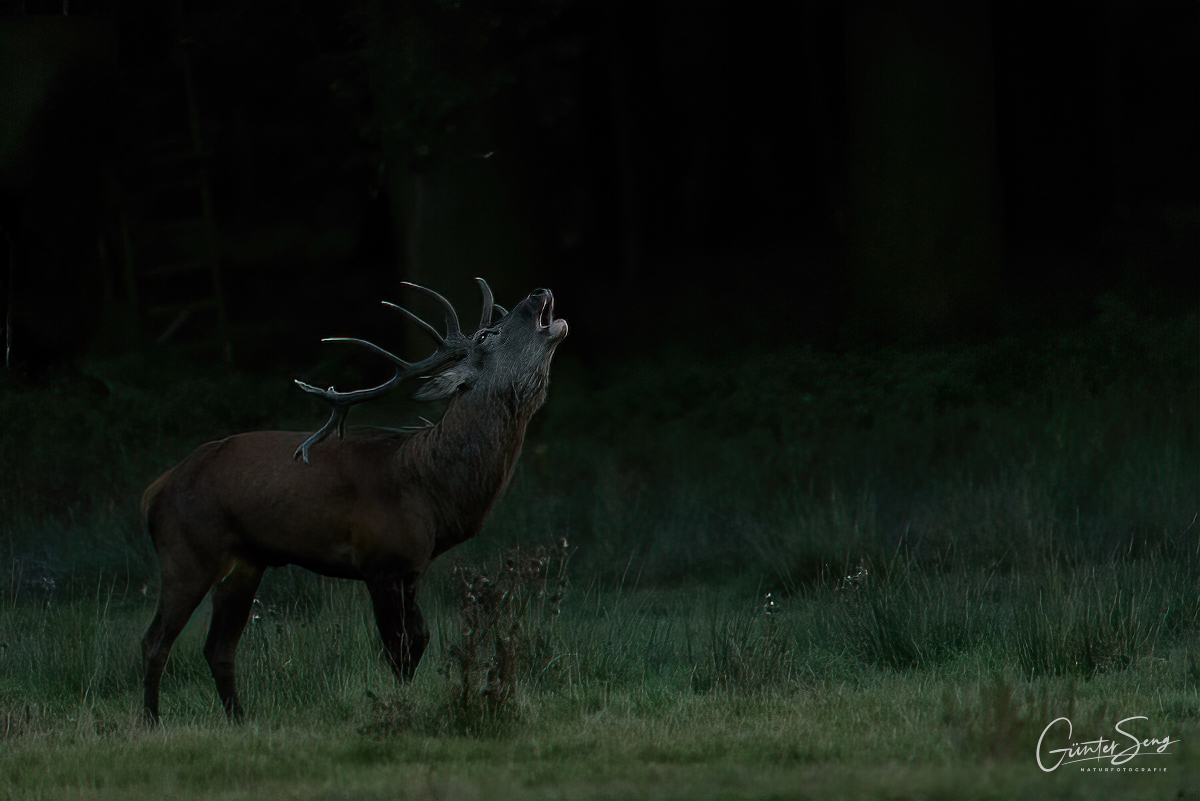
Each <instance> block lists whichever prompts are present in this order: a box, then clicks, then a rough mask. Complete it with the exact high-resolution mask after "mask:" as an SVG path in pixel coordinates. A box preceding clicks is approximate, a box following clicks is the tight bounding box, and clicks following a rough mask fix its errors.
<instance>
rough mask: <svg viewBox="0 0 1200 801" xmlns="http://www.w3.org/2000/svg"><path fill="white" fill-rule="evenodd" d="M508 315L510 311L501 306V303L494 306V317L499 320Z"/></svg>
mask: <svg viewBox="0 0 1200 801" xmlns="http://www.w3.org/2000/svg"><path fill="white" fill-rule="evenodd" d="M507 314H508V309H506V308H504V307H503V306H501V305H500V304H499V303H493V304H492V317H494V318H496V319H499V318H500V317H504V316H505V315H507Z"/></svg>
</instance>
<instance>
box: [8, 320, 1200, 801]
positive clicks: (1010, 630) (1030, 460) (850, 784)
mask: <svg viewBox="0 0 1200 801" xmlns="http://www.w3.org/2000/svg"><path fill="white" fill-rule="evenodd" d="M1196 329H1197V325H1196V318H1195V317H1194V316H1192V317H1189V318H1187V319H1182V320H1180V319H1167V320H1157V319H1153V318H1151V317H1147V316H1139V315H1135V314H1133V313H1132V312H1130V311H1128V310H1127V309H1124V308H1122V307H1119V306H1112V307H1109V308H1108V309H1107V310H1106V311H1105V312H1104V313H1103V314H1102V315H1101V316H1100V318H1099V320H1098V321H1097V322H1096V323H1095V324H1093V325H1091V326H1089V327H1087V328H1083V329H1078V330H1075V331H1068V332H1062V333H1060V334H1057V335H1054V336H1052V337H1045V338H1043V339H1041V340H1038V341H1030V340H1020V341H1018V340H1011V341H1010V340H1004V341H997V342H993V343H989V344H987V345H972V346H961V347H945V348H941V349H933V350H931V349H921V350H917V349H913V350H909V351H904V350H896V351H870V352H867V351H860V352H854V353H843V354H836V355H835V354H824V353H820V352H815V351H812V350H809V349H800V348H797V349H787V348H782V347H780V348H775V349H773V350H762V351H758V352H752V353H749V354H740V355H738V356H736V357H735V356H732V355H731V356H728V357H724V356H720V355H717V356H716V357H713V358H711V359H709V360H708V361H707V362H705V361H700V360H698V359H694V358H689V357H688V355H687V354H672V353H661V354H658V355H657V356H655V357H654V358H646V359H643V360H636V361H628V362H625V363H622V364H619V365H613V366H610V367H607V368H589V369H584V367H583V366H582V365H579V364H576V363H573V362H572V361H571V359H570V355H569V351H568V352H567V353H565V354H563V355H564V356H565V358H560V361H559V363H558V364H556V367H555V386H554V388H553V389H552V394H551V398H550V401H549V403H548V405H547V408H546V409H545V410H544V411H543V412H542V413H541V414H540V416H539V418H538V419H537V421H536V424H535V426H534V428H533V429H532V430H531V432H530V436H529V438H528V441H527V445H526V452H525V455H524V457H523V466H522V468H521V471H520V473H519V475H518V477H517V479H516V481H515V482H514V485H513V487H512V488H511V490H510V493H509V494H508V496H507V497H506V500H505V501H504V502H503V503H502V505H501V506H500V507H499V508H498V509H497V510H496V513H495V514H494V516H493V518H492V519H491V521H490V523H489V525H488V527H487V529H486V530H485V533H484V535H483V536H482V537H480V538H479V539H477V540H475V541H473V542H472V543H469V544H467V545H466V546H463V547H462V548H460V549H458V550H456V551H454V552H451V554H449V555H447V556H446V557H444V559H443V560H442V562H440V563H439V564H438V565H437V566H436V567H435V569H434V571H433V572H432V573H431V575H430V576H429V577H428V580H427V581H426V584H425V586H424V587H423V590H422V597H423V599H424V601H423V604H424V606H425V608H426V611H427V617H428V618H429V619H430V620H431V623H432V627H433V629H434V641H433V644H432V646H431V649H430V651H429V653H428V654H427V656H426V658H425V661H424V662H423V663H422V666H421V668H420V670H419V671H418V673H417V678H416V680H415V682H414V683H413V684H412V685H410V686H407V687H397V686H396V685H395V684H394V683H393V682H392V679H391V675H390V672H389V671H388V670H387V668H386V667H385V665H384V664H383V662H382V660H381V658H380V656H379V642H378V637H377V634H376V633H375V631H374V624H373V620H372V617H371V612H370V608H369V604H368V600H367V595H366V591H365V588H364V587H362V586H360V585H358V584H355V583H352V582H342V581H336V580H331V579H323V578H320V577H316V576H313V575H311V574H308V573H306V572H304V571H302V570H299V569H293V568H289V569H282V570H276V571H273V572H271V573H270V574H268V576H267V579H266V581H264V584H263V587H262V589H261V591H260V595H259V603H258V604H257V605H256V607H255V617H254V619H253V620H252V622H251V624H250V626H249V627H248V630H247V634H246V637H245V639H244V640H243V645H242V648H241V650H240V652H239V670H240V678H241V682H242V685H243V698H244V700H245V701H246V703H247V706H248V708H249V712H250V718H249V720H248V722H247V723H246V724H244V725H242V726H232V725H230V724H227V723H226V722H225V721H224V718H223V715H222V714H221V712H220V709H219V705H218V703H217V700H216V694H215V692H214V690H213V688H212V684H211V679H210V677H209V676H208V671H207V667H206V665H205V664H204V662H203V659H202V658H201V656H200V642H201V640H202V638H203V634H204V630H205V627H206V621H205V617H206V615H207V610H206V608H204V607H202V608H201V610H200V611H199V612H198V613H197V615H196V618H195V619H194V620H193V622H192V624H191V625H190V626H189V628H188V630H187V631H185V633H184V636H183V638H181V640H180V642H179V643H178V644H177V645H176V647H175V650H174V651H173V653H172V657H171V662H170V664H169V666H168V673H167V677H166V679H165V681H164V685H163V690H164V692H163V715H164V720H165V724H164V726H163V727H161V728H159V729H154V730H147V729H145V728H144V727H143V726H142V725H141V724H140V722H139V704H140V688H139V676H138V657H137V652H138V640H139V638H140V636H141V633H142V630H143V629H144V627H145V625H146V624H147V623H148V620H149V617H150V615H151V613H152V609H153V603H154V598H155V593H156V585H155V569H154V564H153V560H152V556H151V553H150V551H149V547H148V544H147V543H146V542H145V538H144V535H143V534H142V532H141V526H140V521H139V520H138V518H137V511H136V507H137V499H138V495H139V493H140V490H141V488H142V487H143V486H144V485H145V484H146V483H148V482H149V480H151V479H152V478H153V477H154V476H155V475H156V474H157V472H158V471H159V470H161V469H163V468H165V467H167V466H169V465H170V464H172V463H173V462H174V461H176V460H178V459H179V458H180V457H182V456H183V455H184V454H185V453H186V452H187V451H188V450H190V448H191V447H194V446H195V445H196V444H198V443H200V442H203V441H204V440H205V439H208V438H212V437H216V436H221V435H223V434H226V433H230V432H233V431H238V430H247V429H251V428H256V427H290V428H311V427H312V426H313V424H314V423H315V422H317V418H318V417H319V416H320V415H319V412H318V411H317V410H316V409H315V408H314V407H309V406H307V405H306V402H305V401H303V400H302V399H299V398H297V397H295V393H293V392H292V391H291V390H290V389H289V387H288V382H287V380H286V376H249V375H245V374H241V373H238V372H236V371H233V370H229V369H226V368H204V369H198V368H195V367H194V366H193V367H187V368H185V367H176V366H173V365H172V363H171V362H172V361H174V360H175V356H177V354H176V355H170V354H168V357H162V356H161V355H160V356H155V355H154V354H149V355H141V356H137V357H127V358H126V359H124V360H121V361H106V362H105V361H93V362H89V363H87V364H85V365H83V366H82V367H81V368H80V369H78V370H73V371H69V372H68V371H64V372H63V373H61V374H57V375H53V376H48V377H44V378H42V379H40V380H39V381H36V382H31V381H24V380H17V379H15V378H12V377H5V378H4V379H3V380H4V381H5V382H7V383H5V384H3V386H0V420H2V421H3V423H2V424H0V474H2V475H3V484H2V487H0V525H2V526H3V536H4V539H3V541H2V544H3V546H4V549H5V551H6V553H5V557H6V562H7V569H6V570H5V571H4V575H2V576H0V786H2V787H3V788H4V790H5V793H6V796H7V797H16V798H41V797H83V798H92V797H120V798H125V797H135V798H136V797H164V796H171V797H183V798H187V797H203V798H241V797H247V798H248V797H255V798H258V797H296V798H341V797H347V798H371V797H381V798H397V797H399V798H407V797H415V798H426V797H454V798H457V797H465V798H512V797H539V798H541V797H581V796H584V797H599V798H644V797H662V798H692V797H713V798H745V797H755V798H759V797H788V798H793V797H798V798H805V797H812V798H960V797H979V798H1168V797H1169V798H1196V797H1197V796H1198V793H1200V769H1198V768H1200V646H1198V644H1197V643H1198V641H1200V522H1198V521H1197V520H1196V515H1197V511H1198V510H1200V426H1198V421H1200V402H1198V396H1200V387H1198V379H1197V376H1198V375H1200V366H1198V363H1197V361H1198V360H1197V340H1196ZM164 387H170V392H169V393H168V392H165V391H163V389H162V388H164ZM362 412H363V414H362V415H361V419H362V420H363V421H368V420H371V418H372V415H373V414H374V415H376V420H378V421H380V422H383V421H388V420H391V421H393V422H400V421H401V420H398V419H397V418H401V419H402V418H403V416H404V415H406V414H410V413H412V410H411V409H409V408H407V407H405V406H403V405H402V404H392V405H390V406H389V404H381V408H379V409H373V410H367V409H363V410H362ZM560 539H564V540H565V541H566V545H565V547H564V546H560V545H559V544H557V543H558V542H559V540H560ZM539 549H540V550H539ZM481 576H487V577H488V578H489V579H490V581H491V585H490V586H496V587H503V588H505V589H507V590H508V593H507V594H503V593H498V592H497V593H492V594H490V595H481V594H480V593H478V592H473V593H471V594H472V595H474V596H475V600H474V601H472V600H470V599H469V598H468V593H467V592H466V591H465V588H466V585H467V583H468V582H475V586H477V587H478V586H480V585H479V584H478V582H479V578H480V577H481ZM502 596H503V600H502V599H501V598H502ZM468 630H469V632H468ZM1062 716H1066V717H1068V718H1069V719H1070V720H1071V721H1072V723H1073V726H1074V735H1073V739H1074V740H1075V741H1076V742H1082V741H1084V740H1090V739H1095V738H1096V737H1100V736H1104V737H1107V738H1110V739H1111V738H1113V737H1114V736H1116V735H1115V734H1114V725H1115V724H1117V723H1118V722H1119V721H1121V720H1123V719H1125V718H1128V717H1131V716H1145V717H1146V720H1141V721H1137V722H1135V723H1133V724H1129V725H1128V726H1127V727H1129V726H1131V727H1132V728H1133V730H1134V731H1136V732H1137V733H1138V734H1139V735H1141V736H1144V737H1148V738H1149V737H1158V738H1162V737H1169V738H1170V739H1171V740H1172V741H1178V742H1173V743H1172V745H1171V746H1170V747H1169V748H1168V749H1167V750H1168V751H1169V753H1168V754H1166V755H1161V756H1160V755H1145V751H1146V750H1153V749H1143V754H1144V755H1142V756H1138V757H1137V758H1136V759H1134V760H1132V762H1130V763H1129V766H1132V767H1138V768H1147V769H1148V768H1157V769H1158V770H1154V771H1150V770H1139V771H1137V772H1111V771H1110V772H1081V771H1080V770H1078V767H1079V766H1078V765H1074V766H1063V767H1060V768H1059V769H1057V770H1055V771H1053V772H1049V773H1047V772H1043V771H1042V770H1040V769H1039V768H1038V764H1037V761H1036V758H1035V753H1036V751H1037V747H1038V740H1039V737H1040V736H1041V734H1042V732H1043V730H1044V729H1045V728H1046V726H1047V725H1048V724H1049V723H1050V722H1051V721H1053V720H1054V719H1055V718H1058V717H1062ZM1065 739H1066V738H1065V737H1062V736H1059V737H1058V740H1059V743H1058V744H1059V745H1060V746H1061V745H1064V744H1065ZM1081 764H1083V765H1087V766H1095V765H1096V764H1098V763H1096V762H1091V763H1081ZM1103 764H1104V765H1107V764H1108V763H1103Z"/></svg>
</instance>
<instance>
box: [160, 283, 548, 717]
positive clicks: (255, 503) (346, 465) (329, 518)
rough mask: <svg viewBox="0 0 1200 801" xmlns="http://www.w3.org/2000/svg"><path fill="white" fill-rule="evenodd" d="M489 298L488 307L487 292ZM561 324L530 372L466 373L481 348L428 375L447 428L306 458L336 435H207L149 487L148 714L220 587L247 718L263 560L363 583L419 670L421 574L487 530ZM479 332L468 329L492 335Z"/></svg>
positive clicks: (228, 655) (406, 667) (223, 654)
mask: <svg viewBox="0 0 1200 801" xmlns="http://www.w3.org/2000/svg"><path fill="white" fill-rule="evenodd" d="M545 296H546V297H549V293H545ZM535 297H538V298H539V300H538V302H539V303H542V304H543V306H542V307H541V309H539V310H538V311H537V312H536V317H535V318H534V319H536V321H537V322H536V325H537V328H535V333H538V332H541V331H545V330H547V329H550V328H551V327H552V326H551V322H550V321H551V319H552V315H551V313H550V312H548V311H546V308H547V307H546V305H545V304H546V303H547V301H544V300H542V299H541V296H540V295H539V294H538V293H535V294H534V295H531V296H530V301H532V300H533V299H534V298H535ZM485 298H488V299H489V304H490V297H489V296H488V295H487V293H486V292H485ZM526 303H529V301H526ZM524 306H525V303H523V304H522V305H521V306H518V307H517V308H515V309H514V310H513V313H512V314H510V315H507V317H506V318H504V319H502V320H501V325H498V326H496V328H495V329H490V330H489V332H490V331H497V332H499V333H500V334H503V333H504V332H507V331H508V330H509V329H516V328H517V325H518V324H519V323H516V322H515V321H514V324H512V325H510V326H509V327H508V328H505V327H504V321H505V320H507V319H508V318H511V317H514V316H517V315H518V314H519V313H520V312H522V309H523V307H524ZM485 308H486V307H485ZM531 308H532V307H531ZM525 311H526V316H528V310H525ZM489 317H490V310H487V311H485V319H488V318H489ZM542 321H545V322H546V325H541V323H542ZM553 323H554V324H555V325H556V326H557V327H556V328H555V330H554V331H552V332H550V334H548V336H549V337H550V340H549V342H548V344H544V345H543V344H542V343H539V345H540V346H541V347H543V348H544V349H545V351H546V352H545V356H544V360H543V363H542V364H539V365H537V366H538V368H539V369H537V370H529V371H525V372H524V373H522V374H521V375H520V376H519V380H515V381H513V380H490V381H489V380H484V379H485V378H488V376H487V374H480V375H474V374H468V367H469V366H470V365H468V364H467V362H470V361H471V360H472V359H475V360H476V361H479V360H481V359H485V358H486V357H487V354H486V353H484V352H483V351H482V350H481V349H480V348H479V347H476V346H473V347H476V350H475V351H471V352H469V353H466V354H465V355H463V354H456V355H457V356H458V358H457V359H456V360H455V359H452V360H450V366H449V369H447V370H445V371H444V372H443V373H438V374H433V377H432V379H431V384H434V383H435V382H437V381H439V380H441V381H442V383H443V386H441V387H437V388H435V392H434V393H427V394H428V395H429V396H430V397H448V398H449V399H450V402H449V404H448V406H447V408H446V411H445V413H444V414H443V416H442V419H441V420H440V421H439V422H438V423H437V425H433V426H429V427H426V428H421V429H417V430H390V429H372V428H352V429H350V430H349V431H348V432H347V433H346V435H345V436H344V437H342V438H341V439H338V440H334V441H332V442H329V443H328V444H326V445H324V446H323V447H321V448H320V449H319V450H317V451H316V452H315V453H314V456H313V459H312V461H311V463H308V462H306V461H301V460H299V458H293V456H294V455H295V456H297V457H300V456H303V457H305V458H307V455H308V448H309V447H310V446H311V445H314V444H316V442H319V441H320V438H321V437H323V436H324V434H319V435H317V436H314V437H310V438H309V439H308V440H307V441H305V437H306V435H305V434H303V433H297V432H286V431H256V432H251V433H247V434H239V435H235V436H231V437H228V438H226V439H223V440H220V441H217V442H210V443H208V444H206V445H202V446H200V447H199V448H197V449H196V450H195V451H193V452H192V453H191V454H190V455H189V456H187V457H186V458H184V460H183V461H181V462H180V463H179V464H178V465H176V466H175V467H173V468H171V469H170V470H169V471H167V472H166V473H164V474H163V475H162V476H161V477H160V478H159V479H157V480H156V481H155V482H154V483H153V484H151V485H150V487H149V488H148V489H147V490H146V493H145V496H144V498H143V507H144V511H145V514H146V520H147V526H148V529H149V532H150V536H151V539H152V540H153V542H154V546H155V549H156V551H157V552H158V555H159V561H160V565H161V569H162V590H161V593H160V598H159V607H158V612H157V614H156V615H155V618H154V621H153V622H152V623H151V625H150V628H149V630H148V631H147V632H146V636H145V638H144V640H143V654H144V658H145V671H146V672H145V683H146V684H145V710H146V714H147V717H148V718H150V719H151V720H157V719H158V695H159V682H160V679H161V676H162V671H163V668H164V666H165V664H166V660H167V655H168V653H169V651H170V648H171V645H172V643H173V642H174V640H175V638H176V637H177V636H178V634H179V632H180V631H181V630H182V629H183V627H184V625H185V624H186V623H187V621H188V619H189V618H190V616H191V614H192V612H193V611H194V610H195V608H196V607H197V606H198V605H199V603H200V602H201V601H202V600H203V599H204V596H205V595H206V594H208V592H209V591H210V590H211V591H212V598H213V612H212V624H211V627H210V629H209V634H208V638H207V640H206V642H205V646H204V656H205V658H206V660H207V661H208V663H209V666H210V668H211V670H212V674H213V678H214V680H215V682H216V685H217V691H218V694H219V695H220V697H221V701H222V704H223V705H224V707H225V710H226V712H227V713H228V714H229V715H230V716H231V717H234V718H238V717H240V716H241V715H242V708H241V704H240V702H239V700H238V696H237V691H236V686H235V677H234V654H235V652H236V649H237V645H238V641H239V640H240V638H241V634H242V630H243V629H244V628H245V625H246V622H247V620H248V617H249V613H250V608H251V605H252V604H253V602H254V595H255V592H256V591H257V589H258V584H259V582H260V581H261V579H262V576H263V573H264V571H265V570H266V569H267V568H268V567H274V566H279V565H285V564H294V565H299V566H302V567H305V568H308V569H309V570H312V571H314V572H317V573H321V574H323V575H327V576H335V577H339V578H348V579H358V580H362V581H365V582H366V583H367V586H368V588H369V590H370V594H371V600H372V603H373V605H374V608H375V619H376V622H377V624H378V626H379V631H380V635H381V636H382V638H383V644H384V650H385V653H386V655H387V657H388V661H389V663H390V664H391V666H392V669H393V670H394V671H395V673H396V675H397V677H398V678H400V679H401V680H407V679H409V678H411V676H412V674H413V671H415V670H416V667H417V664H418V663H419V661H420V659H421V655H422V653H423V652H424V650H425V646H426V644H427V643H428V639H429V638H428V633H427V630H426V628H425V624H424V621H423V619H422V616H421V613H420V610H419V609H418V608H417V605H416V602H415V594H416V589H417V580H418V578H419V577H420V576H421V574H422V573H423V572H424V571H425V569H426V568H427V567H428V566H429V564H430V562H431V561H432V560H433V559H434V558H435V557H437V556H438V555H440V554H442V553H444V552H445V551H446V550H448V549H450V548H452V547H453V546H455V545H457V544H459V543H461V542H464V541H466V540H468V539H470V538H471V537H473V536H475V535H476V534H477V533H479V531H480V529H481V527H482V526H483V522H484V519H485V518H486V517H487V514H488V512H489V510H490V509H491V507H492V505H493V504H494V503H495V501H496V500H497V498H499V496H500V494H501V492H502V491H503V489H504V487H505V485H506V484H507V482H508V480H509V478H510V477H511V475H512V472H513V469H514V468H515V466H516V462H517V457H518V456H519V454H520V451H521V445H522V442H523V439H524V435H525V428H526V426H527V424H528V422H529V419H530V417H531V416H532V414H533V413H534V412H535V411H536V410H537V408H538V407H539V406H541V404H542V402H543V400H544V399H545V393H546V379H547V376H548V368H549V360H550V358H549V357H550V355H551V354H552V353H553V348H554V346H555V345H556V344H557V342H558V341H561V339H562V337H563V336H565V335H566V325H565V323H562V322H561V321H553ZM481 330H482V327H481ZM478 333H479V332H476V336H475V337H472V339H471V342H474V340H475V339H476V338H478V339H479V340H480V343H482V341H483V339H486V337H478ZM517 336H518V335H517V334H515V333H514V334H512V335H510V336H509V339H510V340H513V339H516V338H517ZM496 338H497V339H499V338H500V337H499V336H498V337H496ZM530 341H533V340H530ZM443 344H445V343H443ZM370 347H374V346H370ZM491 350H493V351H495V350H497V348H496V347H492V348H491ZM481 354H482V355H481ZM435 355H436V354H435ZM431 358H432V357H431ZM444 361H445V360H444V359H443V362H444ZM422 364H424V363H422ZM438 367H439V369H442V368H445V367H446V365H445V364H442V363H439V365H438ZM476 367H478V365H476ZM456 370H457V371H458V372H457V373H454V371H456ZM431 373H432V371H431ZM464 374H467V375H470V376H472V380H471V381H470V383H466V382H465V381H464V380H463V376H464ZM398 376H399V373H398ZM406 377H407V376H406ZM309 391H313V390H312V388H309ZM318 394H323V396H325V397H326V398H327V399H328V400H331V401H333V400H337V399H340V398H344V397H348V394H347V395H343V394H339V393H335V392H334V391H333V390H328V391H318ZM354 402H357V400H356V401H354ZM341 415H342V417H343V418H344V409H343V410H342V411H341ZM337 416H338V407H336V406H335V418H336V417H337ZM333 422H334V418H331V424H332V423H333ZM330 428H331V426H329V425H327V426H326V428H325V429H322V432H326V433H327V430H328V429H330Z"/></svg>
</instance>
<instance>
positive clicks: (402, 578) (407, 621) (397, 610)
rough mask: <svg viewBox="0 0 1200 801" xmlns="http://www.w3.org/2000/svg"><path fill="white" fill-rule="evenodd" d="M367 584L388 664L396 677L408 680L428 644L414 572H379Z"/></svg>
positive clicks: (427, 634)
mask: <svg viewBox="0 0 1200 801" xmlns="http://www.w3.org/2000/svg"><path fill="white" fill-rule="evenodd" d="M367 587H368V589H369V590H370V591H371V603H372V605H373V606H374V607H375V623H376V625H377V626H379V635H380V636H381V637H382V638H383V650H384V652H385V653H386V654H387V658H388V664H390V665H391V667H392V671H393V672H394V673H395V674H396V678H398V679H399V680H400V681H411V680H412V677H413V674H414V673H415V672H416V670H417V665H418V664H420V662H421V656H422V654H424V653H425V647H426V646H427V645H429V632H428V630H426V628H425V618H424V617H422V615H421V610H420V609H418V608H417V576H416V575H414V574H393V575H387V576H380V577H377V578H375V579H371V580H369V581H368V582H367Z"/></svg>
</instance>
